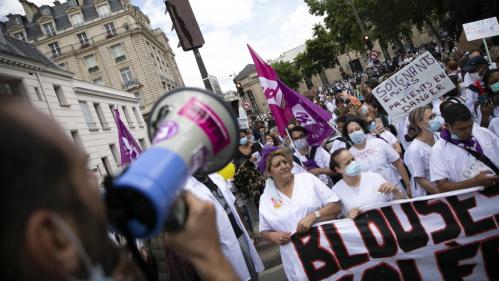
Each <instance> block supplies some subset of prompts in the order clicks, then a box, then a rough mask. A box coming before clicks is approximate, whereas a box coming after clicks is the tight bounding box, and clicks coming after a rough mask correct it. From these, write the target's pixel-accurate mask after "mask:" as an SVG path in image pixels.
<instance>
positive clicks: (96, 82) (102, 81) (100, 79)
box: [92, 78, 104, 86]
mask: <svg viewBox="0 0 499 281" xmlns="http://www.w3.org/2000/svg"><path fill="white" fill-rule="evenodd" d="M92 82H94V84H97V85H100V86H104V80H103V79H102V78H97V79H94V80H93V81H92Z"/></svg>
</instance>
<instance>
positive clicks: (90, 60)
mask: <svg viewBox="0 0 499 281" xmlns="http://www.w3.org/2000/svg"><path fill="white" fill-rule="evenodd" d="M83 61H85V64H86V65H87V67H88V73H94V72H96V71H99V66H97V61H96V60H95V56H94V55H90V56H86V57H83Z"/></svg>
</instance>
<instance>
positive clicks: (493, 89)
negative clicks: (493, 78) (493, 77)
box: [490, 82, 499, 93]
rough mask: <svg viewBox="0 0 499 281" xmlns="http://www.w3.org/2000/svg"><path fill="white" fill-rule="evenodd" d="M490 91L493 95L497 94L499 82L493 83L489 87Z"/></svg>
mask: <svg viewBox="0 0 499 281" xmlns="http://www.w3.org/2000/svg"><path fill="white" fill-rule="evenodd" d="M490 89H491V90H492V92H493V93H499V82H495V83H494V84H492V85H490Z"/></svg>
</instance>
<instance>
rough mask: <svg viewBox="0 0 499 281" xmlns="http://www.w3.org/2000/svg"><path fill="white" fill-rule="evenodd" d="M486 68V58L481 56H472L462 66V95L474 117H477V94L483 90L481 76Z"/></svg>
mask: <svg viewBox="0 0 499 281" xmlns="http://www.w3.org/2000/svg"><path fill="white" fill-rule="evenodd" d="M487 69H488V63H487V60H486V59H484V58H483V57H482V56H476V57H472V58H471V59H470V60H469V61H468V62H467V63H466V66H465V67H464V68H463V70H464V71H466V74H465V75H464V82H463V88H464V89H463V91H462V95H463V98H464V99H465V100H466V106H467V107H468V109H469V110H470V112H471V114H472V116H473V118H474V119H476V118H477V113H476V107H477V106H478V96H479V95H480V93H481V91H483V88H482V86H481V84H483V83H482V77H483V75H484V74H485V71H487Z"/></svg>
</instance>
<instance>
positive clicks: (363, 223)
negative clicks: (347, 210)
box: [354, 209, 398, 258]
mask: <svg viewBox="0 0 499 281" xmlns="http://www.w3.org/2000/svg"><path fill="white" fill-rule="evenodd" d="M354 222H355V225H356V226H357V229H358V230H359V232H360V237H362V240H363V241H364V245H365V246H366V248H367V251H368V252H369V256H371V257H373V258H388V257H393V256H395V254H397V250H398V247H397V240H396V239H395V236H394V235H393V233H392V231H391V229H390V227H389V226H388V224H387V222H386V220H385V217H383V214H382V213H381V211H380V210H378V209H373V210H369V211H366V212H363V213H361V214H360V215H359V217H358V218H357V219H355V220H354ZM370 225H371V226H375V227H376V228H377V229H378V231H379V233H380V234H381V238H382V239H383V243H382V244H381V245H380V244H379V243H378V240H377V239H376V237H375V234H374V233H373V232H372V230H371V228H370V227H369V226H370Z"/></svg>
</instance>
